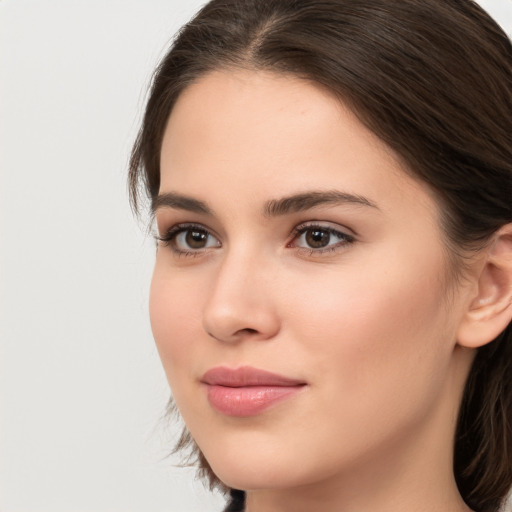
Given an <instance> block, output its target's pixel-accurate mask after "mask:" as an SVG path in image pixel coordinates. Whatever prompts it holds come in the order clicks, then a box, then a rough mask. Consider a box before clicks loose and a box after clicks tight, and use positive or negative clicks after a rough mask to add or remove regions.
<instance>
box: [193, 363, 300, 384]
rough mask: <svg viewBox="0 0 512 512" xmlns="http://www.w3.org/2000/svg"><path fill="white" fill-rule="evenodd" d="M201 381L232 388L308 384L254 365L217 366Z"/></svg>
mask: <svg viewBox="0 0 512 512" xmlns="http://www.w3.org/2000/svg"><path fill="white" fill-rule="evenodd" d="M201 382H203V383H204V384H209V385H211V386H226V387H232V388H240V387H248V386H300V385H304V384H306V383H305V382H304V381H302V380H297V379H291V378H289V377H284V376H283V375H278V374H277V373H272V372H269V371H266V370H260V369H258V368H253V367H252V366H240V367H238V368H228V367H227V366H217V367H215V368H212V369H210V370H208V371H207V372H206V373H205V374H204V375H203V377H202V378H201Z"/></svg>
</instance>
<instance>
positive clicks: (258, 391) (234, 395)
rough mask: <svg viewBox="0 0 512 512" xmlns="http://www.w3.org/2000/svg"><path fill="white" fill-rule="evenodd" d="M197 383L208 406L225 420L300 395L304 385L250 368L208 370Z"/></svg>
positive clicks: (222, 367)
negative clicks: (223, 416)
mask: <svg viewBox="0 0 512 512" xmlns="http://www.w3.org/2000/svg"><path fill="white" fill-rule="evenodd" d="M201 382H202V383H203V384H204V385H205V387H206V393H207V398H208V402H209V403H210V405H211V406H212V407H213V408H214V409H215V410H216V411H217V412H219V413H221V414H224V415H226V416H238V417H247V416H255V415H257V414H259V413H261V412H263V411H264V410H266V409H268V408H269V407H271V406H273V405H275V404H277V403H279V402H282V401H284V400H286V399H288V398H291V397H292V396H294V395H296V394H297V393H299V392H300V391H302V390H303V389H304V388H305V387H306V385H307V383H306V382H304V381H301V380H297V379H291V378H289V377H285V376H283V375H278V374H275V373H271V372H268V371H266V370H260V369H257V368H253V367H251V366H241V367H239V368H228V367H225V366H219V367H216V368H212V369H211V370H208V371H207V372H206V373H205V374H204V375H203V377H202V379H201Z"/></svg>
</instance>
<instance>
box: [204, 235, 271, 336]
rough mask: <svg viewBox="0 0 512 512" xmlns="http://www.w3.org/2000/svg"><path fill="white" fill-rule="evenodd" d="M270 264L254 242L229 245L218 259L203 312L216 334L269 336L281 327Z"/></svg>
mask: <svg viewBox="0 0 512 512" xmlns="http://www.w3.org/2000/svg"><path fill="white" fill-rule="evenodd" d="M271 288H272V286H271V282H270V264H269V262H268V261H264V257H263V255H262V253H261V251H258V250H257V249H256V248H254V247H251V244H250V243H246V244H240V245H239V246H237V247H233V248H230V249H227V250H226V251H225V255H224V257H223V258H222V260H221V261H220V262H219V263H218V267H217V271H216V274H215V277H214V279H213V281H212V284H211V289H210V294H209V297H208V300H207V302H206V305H205V309H204V313H203V323H204V328H205V330H206V332H207V333H208V334H210V335H211V336H212V337H214V338H216V339H219V340H222V341H235V340H238V339H240V338H242V337H244V336H247V335H249V334H250V335H251V336H252V337H258V338H261V339H266V338H269V337H272V336H273V335H274V334H275V333H276V332H277V330H278V328H279V327H278V318H277V312H276V311H275V308H274V307H273V303H272V290H271Z"/></svg>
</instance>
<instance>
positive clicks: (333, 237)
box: [292, 225, 355, 254]
mask: <svg viewBox="0 0 512 512" xmlns="http://www.w3.org/2000/svg"><path fill="white" fill-rule="evenodd" d="M354 241H355V239H354V237H353V236H351V235H347V234H346V233H343V231H339V230H337V229H334V228H332V227H330V226H315V225H313V226H311V225H310V226H303V227H299V228H298V229H297V230H296V234H295V239H294V241H293V243H292V246H293V247H297V248H300V249H308V250H310V251H311V252H316V253H319V254H320V253H322V252H325V251H335V250H337V249H341V248H342V247H344V246H347V245H349V244H351V243H353V242H354Z"/></svg>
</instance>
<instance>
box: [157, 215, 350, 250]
mask: <svg viewBox="0 0 512 512" xmlns="http://www.w3.org/2000/svg"><path fill="white" fill-rule="evenodd" d="M194 230H195V231H198V232H200V233H205V234H206V235H208V236H213V235H212V234H211V232H210V231H209V230H208V229H207V228H205V227H204V226H202V225H200V224H177V225H175V226H173V227H171V228H170V229H169V230H168V231H167V232H166V233H165V235H163V236H158V235H157V236H155V238H156V240H157V242H161V243H162V244H163V246H164V247H170V248H171V249H172V251H173V253H174V254H176V255H177V256H180V257H181V256H183V257H197V256H201V255H202V254H204V253H205V252H206V251H207V250H208V249H209V248H208V247H206V248H201V249H195V250H189V251H187V250H183V249H178V248H177V246H176V238H177V237H178V236H179V235H180V234H181V233H186V232H187V231H194ZM313 230H317V231H321V232H324V233H328V234H329V235H334V236H335V237H338V238H340V239H342V241H340V242H338V243H337V244H333V245H329V246H327V247H323V248H316V249H315V248H312V247H297V246H294V245H292V243H293V242H294V241H296V240H297V239H298V238H300V237H301V236H302V235H304V234H305V233H307V232H308V231H313ZM214 238H216V237H214ZM354 242H355V238H354V237H353V236H352V235H349V234H347V233H344V232H342V231H339V230H337V229H334V228H332V227H329V226H325V225H321V224H319V223H312V224H301V225H299V226H297V227H296V228H295V229H294V230H293V232H292V241H291V242H290V243H288V244H287V245H286V247H288V248H295V249H297V250H298V252H300V253H304V252H305V253H307V255H309V256H314V255H321V254H325V253H330V252H336V251H339V250H342V249H343V248H345V247H347V246H349V245H351V244H353V243H354Z"/></svg>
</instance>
